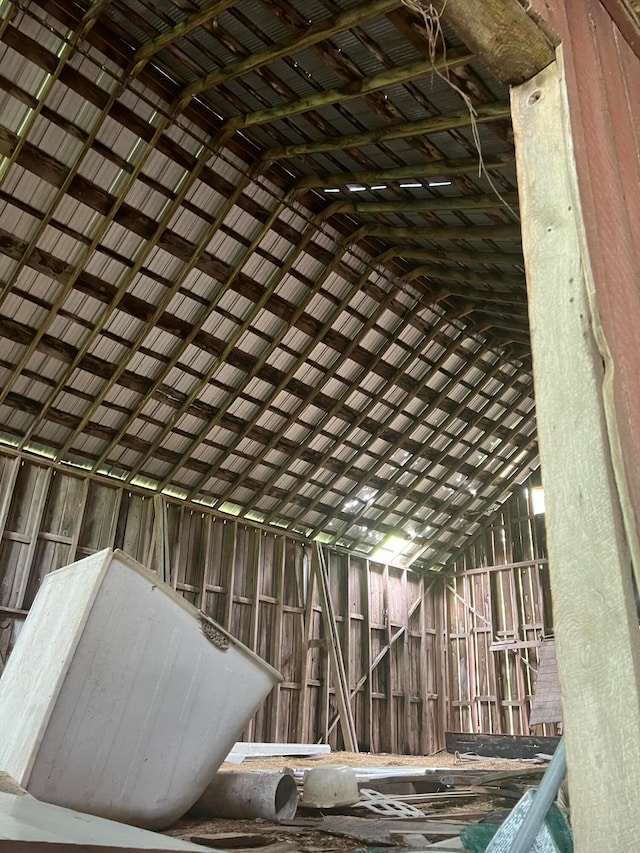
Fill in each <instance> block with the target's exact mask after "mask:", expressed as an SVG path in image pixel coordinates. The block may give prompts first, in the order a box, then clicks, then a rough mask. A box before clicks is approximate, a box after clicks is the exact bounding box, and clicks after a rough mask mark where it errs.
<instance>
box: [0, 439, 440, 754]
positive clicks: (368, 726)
mask: <svg viewBox="0 0 640 853" xmlns="http://www.w3.org/2000/svg"><path fill="white" fill-rule="evenodd" d="M0 495H1V498H0V534H1V536H0V668H1V666H2V660H4V659H6V657H7V655H8V654H9V653H10V648H11V645H12V642H13V638H14V636H15V633H16V630H19V625H20V624H21V621H22V619H24V616H25V614H26V612H27V611H28V608H29V606H30V605H31V603H32V601H33V598H34V596H35V594H36V592H37V589H38V587H39V585H40V583H41V581H42V579H43V577H44V576H45V575H46V574H47V573H48V572H50V571H53V570H55V569H57V568H60V567H61V566H64V565H66V564H68V563H70V562H73V561H74V560H76V559H80V558H82V557H84V556H87V555H88V554H91V553H94V552H95V551H97V550H100V549H102V548H107V547H112V548H122V549H123V550H124V551H126V552H127V553H129V554H131V555H132V556H133V557H135V558H136V559H137V560H139V561H140V562H142V563H144V564H146V565H148V566H150V567H151V568H153V569H154V570H158V571H159V572H160V574H162V575H163V576H165V577H166V578H167V579H168V580H169V581H170V582H171V583H172V584H173V586H174V587H175V588H176V590H177V591H178V592H180V593H181V594H182V595H183V596H184V597H185V598H186V599H188V600H189V601H190V602H192V603H193V604H194V605H195V606H197V607H199V608H201V609H202V610H204V611H205V612H206V613H207V614H209V615H210V616H212V617H213V618H214V619H216V620H217V621H218V622H220V623H221V624H222V625H223V626H224V627H226V628H227V629H228V630H229V631H230V633H232V634H233V635H234V636H235V637H237V638H238V639H239V640H241V641H242V642H243V643H245V644H246V645H248V646H249V647H250V648H252V649H254V650H255V651H256V652H257V653H258V654H259V655H260V656H261V657H263V658H265V659H266V660H267V661H269V663H271V664H272V665H273V666H275V667H276V668H277V669H278V670H279V671H280V672H282V674H283V676H284V682H283V683H282V684H281V685H279V687H277V688H276V689H275V690H274V691H273V692H272V693H271V695H270V696H269V697H268V699H267V700H266V702H265V704H264V705H263V707H262V708H260V710H259V711H258V712H257V714H256V715H255V717H254V719H253V721H252V722H251V724H250V727H249V729H248V731H247V732H246V733H245V735H246V737H247V738H248V739H253V740H266V741H304V742H314V741H317V740H328V741H329V742H330V743H331V744H332V745H333V747H334V748H337V747H340V746H341V745H342V736H341V733H340V726H339V725H338V720H337V711H336V703H335V697H334V690H333V684H332V679H331V674H330V668H329V653H328V648H327V645H326V641H325V625H324V622H323V613H322V609H321V607H320V604H319V598H318V592H317V584H316V585H315V586H314V584H313V583H312V582H310V569H311V566H312V563H313V561H312V556H313V554H312V552H313V547H310V546H309V545H308V544H305V543H304V542H302V541H301V540H299V539H296V538H294V537H292V536H289V535H285V534H282V535H279V534H275V533H272V532H269V531H265V530H262V529H260V528H257V527H252V526H250V525H249V524H246V523H244V522H242V521H240V520H234V519H230V518H228V517H227V518H221V517H218V516H216V515H215V514H213V513H211V512H207V511H204V510H202V511H201V510H200V509H195V508H193V507H188V506H185V505H181V504H179V503H177V502H172V501H170V500H165V499H164V498H157V497H156V498H155V499H154V497H152V496H149V495H148V494H144V493H142V492H138V491H136V490H133V489H130V488H129V487H126V488H117V487H116V486H114V485H111V484H108V483H105V482H101V481H95V480H89V479H86V478H83V477H81V476H76V475H73V474H70V473H66V472H62V471H60V470H56V469H52V468H50V467H48V466H46V465H44V464H37V463H35V462H33V461H28V460H25V459H20V458H13V457H10V456H4V455H0ZM163 530H165V531H166V534H167V535H166V538H164V539H163V536H162V531H163ZM327 558H328V559H327V566H328V574H329V588H330V592H331V599H332V603H333V609H334V613H335V619H336V623H337V626H338V633H339V636H340V643H341V648H342V654H343V659H344V664H345V671H346V675H347V679H348V681H349V685H350V689H351V693H352V700H351V704H352V709H353V713H354V717H355V722H356V730H357V736H358V742H359V744H360V747H361V748H363V749H372V750H375V751H380V752H400V753H416V754H421V753H429V752H433V751H435V750H437V749H439V748H440V747H441V746H442V742H443V731H444V730H443V720H442V714H441V702H440V692H439V685H440V683H441V655H440V652H439V650H440V649H441V634H440V632H441V622H439V621H438V617H439V614H441V613H442V596H441V592H440V591H439V588H438V589H437V588H436V587H435V586H432V583H433V581H432V580H430V579H429V578H428V577H427V576H425V575H424V574H417V573H415V572H411V571H406V570H401V569H395V568H391V567H388V566H385V565H381V564H379V563H375V562H371V561H369V560H367V559H365V558H359V557H355V556H349V555H346V554H344V553H339V552H334V551H328V552H327ZM308 592H311V596H310V597H309V596H308V595H307V593H308Z"/></svg>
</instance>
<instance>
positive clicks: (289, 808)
mask: <svg viewBox="0 0 640 853" xmlns="http://www.w3.org/2000/svg"><path fill="white" fill-rule="evenodd" d="M297 808H298V786H297V785H296V780H295V779H294V777H293V775H292V774H291V773H280V772H273V771H268V770H265V771H253V772H248V773H234V772H232V771H230V772H229V771H228V772H224V771H223V772H222V773H216V775H215V776H214V777H213V779H212V780H211V782H210V783H209V785H208V786H207V788H206V790H205V792H204V794H203V795H202V796H201V797H200V799H199V800H198V802H197V803H196V804H195V806H194V807H193V809H191V812H190V814H191V815H193V816H194V817H226V818H236V819H242V818H249V819H251V818H263V819H264V820H271V821H274V822H276V823H277V822H279V821H281V820H292V819H293V818H294V817H295V814H296V809H297Z"/></svg>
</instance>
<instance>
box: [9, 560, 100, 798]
mask: <svg viewBox="0 0 640 853" xmlns="http://www.w3.org/2000/svg"><path fill="white" fill-rule="evenodd" d="M111 553H112V552H111V551H110V550H107V551H100V552H98V553H97V554H94V555H93V556H91V557H87V558H86V559H84V560H81V561H79V562H78V563H75V564H74V565H73V566H69V567H67V568H65V569H61V570H60V571H59V572H53V573H52V574H50V575H48V576H47V577H46V578H45V581H44V583H43V584H42V588H41V590H40V592H39V593H38V595H37V596H36V599H35V601H34V602H33V606H32V608H31V612H30V614H29V618H28V619H27V620H26V621H25V623H24V626H23V629H22V631H21V632H20V636H19V638H18V640H17V641H16V645H15V648H14V650H13V652H12V653H11V656H10V658H9V661H8V663H7V665H6V667H5V669H4V672H3V673H2V678H0V768H1V769H2V770H4V771H6V772H7V773H9V774H10V775H11V776H13V778H14V779H15V780H16V782H17V783H18V784H19V785H22V786H23V787H26V783H27V780H28V779H29V774H30V773H31V768H32V765H33V761H34V758H35V753H36V751H37V749H38V746H39V744H40V742H41V740H42V736H43V734H44V731H45V729H46V727H47V725H48V723H49V717H50V714H51V709H52V708H53V705H54V704H55V702H56V699H57V695H58V691H59V689H60V687H61V685H62V683H63V681H64V678H65V676H66V673H67V669H68V666H69V663H70V661H71V658H72V657H73V653H74V651H75V648H76V645H77V643H78V640H79V637H80V635H81V633H82V630H83V628H84V624H85V620H86V617H87V614H88V613H89V611H90V609H91V605H92V603H93V600H94V598H95V596H96V593H97V591H98V589H99V588H100V583H101V581H102V576H103V575H104V572H105V568H106V560H107V559H109V558H110V556H111ZM76 567H77V568H76Z"/></svg>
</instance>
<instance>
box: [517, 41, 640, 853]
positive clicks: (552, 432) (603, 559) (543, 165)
mask: <svg viewBox="0 0 640 853" xmlns="http://www.w3.org/2000/svg"><path fill="white" fill-rule="evenodd" d="M558 57H559V59H558V62H557V63H554V64H553V65H551V66H549V67H548V68H546V69H545V70H544V71H542V72H540V73H539V74H538V75H537V76H535V77H534V78H533V79H531V80H530V81H528V82H526V83H523V84H522V85H520V86H518V87H516V88H514V89H513V92H512V109H513V123H514V130H515V134H516V153H517V169H518V184H519V193H520V205H521V211H522V232H523V233H522V237H523V249H524V256H525V264H526V269H527V283H528V292H529V312H530V320H531V343H532V349H533V363H534V379H535V389H536V405H537V421H538V437H539V443H540V454H541V460H542V472H543V483H544V487H545V498H546V506H547V515H546V522H547V536H548V545H549V561H550V573H551V586H552V593H553V607H554V621H555V632H556V638H557V651H558V667H559V672H560V679H561V686H562V699H563V711H564V723H565V738H566V744H567V755H568V763H569V786H570V794H571V811H572V820H573V825H574V830H575V838H576V849H577V850H580V851H581V853H590V851H594V853H595V851H601V850H616V851H617V853H623V851H624V853H632V851H636V850H637V849H638V839H637V834H638V833H637V817H636V812H637V803H638V799H639V798H640V634H639V631H638V616H637V613H636V609H635V604H634V595H633V586H632V578H631V568H630V566H631V558H630V553H629V544H628V541H627V537H626V536H625V530H624V525H623V517H622V510H621V499H620V496H619V493H618V490H617V486H616V480H615V478H614V471H613V463H612V458H611V450H610V448H611V437H610V435H609V434H608V432H607V423H606V419H605V405H604V402H603V385H604V383H605V381H609V378H610V377H609V376H608V375H607V374H606V373H605V369H604V366H603V358H602V355H601V354H600V352H599V351H598V347H597V345H596V340H595V337H594V333H593V328H594V327H595V328H598V325H599V324H598V318H597V316H596V315H595V313H594V311H595V308H594V305H595V303H594V300H593V299H592V298H590V294H591V291H592V288H593V282H592V278H591V264H590V259H589V255H588V251H587V249H586V243H585V240H584V229H583V221H582V212H581V208H580V200H579V196H578V191H577V176H576V168H575V160H574V155H573V146H572V139H571V131H570V127H569V121H568V108H567V103H566V90H565V85H564V78H563V68H562V54H561V52H559V54H558Z"/></svg>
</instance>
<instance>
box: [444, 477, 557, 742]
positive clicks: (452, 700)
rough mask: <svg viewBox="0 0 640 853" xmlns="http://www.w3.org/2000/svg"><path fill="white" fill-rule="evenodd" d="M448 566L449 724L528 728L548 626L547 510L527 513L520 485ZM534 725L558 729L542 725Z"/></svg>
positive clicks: (470, 728) (473, 728)
mask: <svg viewBox="0 0 640 853" xmlns="http://www.w3.org/2000/svg"><path fill="white" fill-rule="evenodd" d="M534 482H535V481H534ZM529 485H532V484H529ZM452 568H453V574H451V575H450V576H449V577H448V578H447V579H446V620H447V625H446V633H447V655H446V659H447V679H448V702H447V705H446V709H447V711H446V727H447V730H451V731H463V732H490V733H504V734H529V714H530V710H531V697H532V692H533V690H534V688H535V679H536V675H537V671H538V649H539V646H540V641H541V638H542V637H543V636H544V635H545V634H547V635H548V634H550V633H551V632H552V630H553V628H552V621H551V620H552V613H551V599H550V593H549V578H548V564H547V550H546V537H545V526H544V515H534V514H533V513H532V508H531V499H530V493H529V490H528V488H519V489H518V490H517V492H516V493H515V494H514V495H513V496H512V497H511V498H510V499H509V500H508V501H507V502H506V503H505V504H504V506H503V507H502V509H501V510H500V512H499V513H498V514H496V515H495V516H493V518H492V519H491V520H490V523H489V524H488V525H487V526H486V527H484V528H483V530H482V531H481V533H480V534H479V535H478V536H477V537H476V538H475V539H474V541H473V542H472V543H471V544H470V545H469V546H468V547H467V548H466V550H465V551H464V552H463V554H462V555H461V556H460V558H459V559H458V560H457V561H456V562H455V563H454V564H453V566H452ZM534 731H535V732H537V733H539V734H542V733H545V734H555V731H551V730H550V729H549V727H547V726H541V727H536V728H535V730H534Z"/></svg>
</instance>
